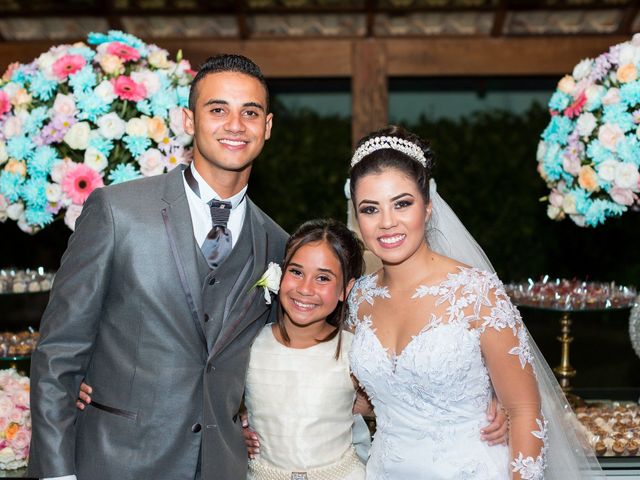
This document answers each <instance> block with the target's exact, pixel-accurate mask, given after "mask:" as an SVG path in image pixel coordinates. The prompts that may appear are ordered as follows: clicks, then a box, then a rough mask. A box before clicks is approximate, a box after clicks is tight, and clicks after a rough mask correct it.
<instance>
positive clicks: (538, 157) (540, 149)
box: [536, 140, 547, 162]
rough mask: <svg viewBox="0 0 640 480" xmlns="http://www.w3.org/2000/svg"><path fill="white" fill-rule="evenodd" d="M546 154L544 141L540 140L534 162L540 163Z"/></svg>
mask: <svg viewBox="0 0 640 480" xmlns="http://www.w3.org/2000/svg"><path fill="white" fill-rule="evenodd" d="M546 154H547V144H546V143H545V142H544V140H540V141H539V142H538V149H537V150H536V160H538V162H542V161H543V160H544V156H545V155H546Z"/></svg>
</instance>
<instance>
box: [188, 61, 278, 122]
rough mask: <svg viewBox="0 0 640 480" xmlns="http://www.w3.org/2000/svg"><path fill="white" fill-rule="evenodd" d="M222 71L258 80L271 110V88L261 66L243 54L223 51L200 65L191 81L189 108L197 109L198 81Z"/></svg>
mask: <svg viewBox="0 0 640 480" xmlns="http://www.w3.org/2000/svg"><path fill="white" fill-rule="evenodd" d="M221 72H237V73H244V74H245V75H249V76H250V77H253V78H255V79H256V80H258V81H259V82H260V83H261V84H262V86H263V87H264V90H265V93H266V96H267V104H266V105H265V108H266V111H267V112H268V111H269V88H268V87H267V81H266V80H265V79H264V76H263V75H262V71H260V67H258V65H256V64H255V63H253V62H252V61H251V60H249V59H248V58H247V57H245V56H243V55H236V54H232V53H222V54H220V55H214V56H213V57H209V58H207V60H206V61H205V62H204V63H203V64H202V65H200V69H199V70H198V73H197V74H196V76H195V78H194V79H193V82H191V90H190V91H189V110H191V111H192V112H193V111H195V107H196V99H197V97H198V83H199V82H200V80H202V79H203V78H204V77H206V76H207V75H209V74H211V73H221Z"/></svg>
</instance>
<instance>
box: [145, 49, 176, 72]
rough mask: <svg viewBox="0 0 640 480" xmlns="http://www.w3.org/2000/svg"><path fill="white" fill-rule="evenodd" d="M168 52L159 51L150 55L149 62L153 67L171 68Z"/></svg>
mask: <svg viewBox="0 0 640 480" xmlns="http://www.w3.org/2000/svg"><path fill="white" fill-rule="evenodd" d="M167 55H168V52H167V51H166V50H162V49H158V50H154V51H153V52H151V53H150V54H149V56H148V57H147V60H148V61H149V64H150V65H151V66H154V67H156V68H169V66H170V65H171V64H170V63H169V62H168V60H167Z"/></svg>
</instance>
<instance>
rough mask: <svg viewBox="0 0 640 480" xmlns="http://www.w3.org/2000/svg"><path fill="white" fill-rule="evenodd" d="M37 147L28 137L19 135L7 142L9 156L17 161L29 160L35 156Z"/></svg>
mask: <svg viewBox="0 0 640 480" xmlns="http://www.w3.org/2000/svg"><path fill="white" fill-rule="evenodd" d="M35 148H36V145H35V144H34V143H33V140H31V139H30V138H29V137H27V136H26V135H18V136H15V137H11V138H10V139H9V140H7V154H8V155H9V156H10V157H13V158H15V159H16V160H27V159H29V158H31V156H32V155H33V151H34V149H35Z"/></svg>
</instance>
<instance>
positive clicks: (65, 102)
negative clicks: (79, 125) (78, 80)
mask: <svg viewBox="0 0 640 480" xmlns="http://www.w3.org/2000/svg"><path fill="white" fill-rule="evenodd" d="M53 111H54V112H56V113H57V114H58V115H66V116H68V117H72V116H73V115H74V114H75V113H76V102H75V101H74V100H73V97H72V96H70V95H64V94H62V93H59V94H58V95H56V99H55V101H54V102H53Z"/></svg>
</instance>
